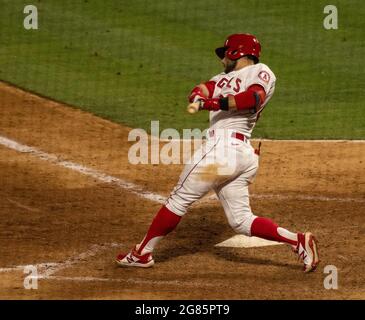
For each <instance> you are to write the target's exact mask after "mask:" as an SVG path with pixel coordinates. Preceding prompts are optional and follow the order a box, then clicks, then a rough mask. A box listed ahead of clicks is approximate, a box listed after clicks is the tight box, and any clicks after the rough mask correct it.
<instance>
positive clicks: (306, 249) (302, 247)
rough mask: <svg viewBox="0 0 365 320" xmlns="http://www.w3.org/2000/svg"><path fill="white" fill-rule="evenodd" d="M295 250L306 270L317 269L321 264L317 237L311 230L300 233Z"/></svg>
mask: <svg viewBox="0 0 365 320" xmlns="http://www.w3.org/2000/svg"><path fill="white" fill-rule="evenodd" d="M294 252H295V253H297V254H298V259H299V260H302V261H303V263H304V272H310V271H314V270H316V268H317V266H318V264H319V255H318V246H317V240H316V238H315V237H314V236H313V235H312V234H311V233H310V232H306V233H298V245H297V247H296V248H295V249H294Z"/></svg>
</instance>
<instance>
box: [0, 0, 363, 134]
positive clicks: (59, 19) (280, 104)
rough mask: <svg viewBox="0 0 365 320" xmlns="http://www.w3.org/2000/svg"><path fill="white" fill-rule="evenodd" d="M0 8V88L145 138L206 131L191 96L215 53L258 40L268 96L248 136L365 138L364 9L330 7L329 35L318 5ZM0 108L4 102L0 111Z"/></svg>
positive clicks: (82, 3) (169, 1)
mask: <svg viewBox="0 0 365 320" xmlns="http://www.w3.org/2000/svg"><path fill="white" fill-rule="evenodd" d="M28 4H30V3H29V2H28V1H21V0H0V27H1V28H0V79H2V80H5V81H8V82H10V83H13V84H15V85H17V86H20V87H22V88H25V89H28V90H31V91H34V92H36V93H39V94H42V95H44V96H47V97H50V98H53V99H55V100H58V101H62V102H65V103H68V104H71V105H73V106H75V107H78V108H81V109H84V110H87V111H90V112H93V113H95V114H96V115H99V116H101V117H104V118H107V119H110V120H112V121H115V122H118V123H122V124H126V125H128V126H131V127H141V128H145V129H147V130H148V129H149V127H150V121H151V120H160V129H161V130H162V129H164V128H169V127H172V128H176V129H178V130H181V129H183V128H201V129H204V128H206V127H207V126H209V123H208V114H207V113H205V112H201V113H199V114H198V115H197V116H189V115H188V114H187V113H186V112H185V107H186V104H187V95H188V94H189V92H190V90H191V88H192V87H193V86H194V85H195V84H196V83H199V82H200V81H204V80H208V79H210V78H211V77H212V76H213V75H215V74H217V73H219V72H221V64H220V62H219V60H218V59H217V58H216V57H215V54H214V48H216V47H217V46H221V45H222V44H223V42H224V39H225V37H226V36H227V35H229V34H231V33H237V32H246V33H252V34H255V35H256V36H257V37H258V38H259V40H260V41H261V44H262V47H263V50H262V59H261V61H262V62H264V63H266V64H267V65H269V66H270V68H271V69H272V70H273V71H274V73H275V74H276V76H277V79H278V80H277V84H276V92H275V94H274V97H273V98H272V100H271V102H270V103H269V104H268V106H267V107H266V109H265V111H264V113H263V116H262V117H261V119H260V121H259V123H258V124H257V126H256V128H255V130H254V137H263V138H275V139H340V138H343V139H364V137H365V110H364V98H365V77H364V69H365V68H364V63H363V60H364V57H365V42H364V38H365V37H364V35H365V3H364V2H363V1H362V0H337V1H332V2H331V4H333V5H336V6H337V8H338V13H339V29H338V30H325V29H324V28H323V19H324V17H325V14H324V13H323V8H324V7H325V5H327V4H328V2H327V1H322V0H319V1H318V0H295V1H290V0H271V1H269V0H260V1H253V0H245V1H242V0H241V1H238V0H228V1H225V2H222V1H217V0H212V1H209V2H207V1H200V0H199V1H196V0H194V1H192V0H186V1H176V0H159V1H141V0H134V1H125V0H104V1H98V0H72V1H71V0H63V1H59V0H47V1H43V0H42V1H41V0H34V1H33V2H32V4H33V5H36V6H37V8H38V16H39V17H38V19H39V29H38V30H25V29H24V28H23V20H24V17H25V16H26V15H25V14H24V13H23V9H24V6H25V5H28ZM0 107H1V101H0Z"/></svg>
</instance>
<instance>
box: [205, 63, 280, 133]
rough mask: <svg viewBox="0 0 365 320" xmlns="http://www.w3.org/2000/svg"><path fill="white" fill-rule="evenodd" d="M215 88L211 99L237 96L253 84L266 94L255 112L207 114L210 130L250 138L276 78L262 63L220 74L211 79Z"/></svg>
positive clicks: (217, 112) (212, 112)
mask: <svg viewBox="0 0 365 320" xmlns="http://www.w3.org/2000/svg"><path fill="white" fill-rule="evenodd" d="M210 81H214V82H215V83H216V84H215V88H214V93H213V97H212V98H224V97H227V96H228V95H237V94H239V93H241V92H244V91H246V90H247V89H248V88H249V87H250V86H252V85H254V84H259V85H261V86H262V87H263V88H264V90H265V93H266V98H265V101H264V103H263V104H262V105H261V107H260V108H259V110H257V112H255V111H254V110H252V109H249V110H241V111H238V110H230V111H222V110H220V111H211V112H210V114H209V118H210V125H211V129H232V130H234V131H237V132H240V133H243V134H244V135H245V136H246V137H247V138H250V137H251V133H252V130H253V128H254V126H255V124H256V122H257V119H258V116H259V114H260V112H261V111H262V110H263V108H264V107H265V105H266V104H267V103H268V101H269V100H270V99H271V97H272V95H273V93H274V90H275V81H276V77H275V75H274V73H273V72H272V71H271V70H270V68H269V67H268V66H267V65H266V64H263V63H258V64H254V65H250V66H247V67H244V68H242V69H240V70H237V71H231V72H229V73H228V74H227V73H224V72H222V73H220V74H218V75H216V76H215V77H213V78H212V79H211V80H210Z"/></svg>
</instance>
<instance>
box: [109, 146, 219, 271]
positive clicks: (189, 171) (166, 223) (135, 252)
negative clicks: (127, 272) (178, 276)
mask: <svg viewBox="0 0 365 320" xmlns="http://www.w3.org/2000/svg"><path fill="white" fill-rule="evenodd" d="M216 145H217V143H216V142H215V141H214V140H212V141H208V142H207V144H206V145H204V146H202V147H201V148H200V149H199V150H198V151H197V152H196V153H195V154H194V157H193V159H192V163H191V164H188V165H186V166H185V168H184V170H183V172H182V173H181V175H180V178H179V182H178V184H177V185H176V187H175V188H174V190H173V191H172V192H171V194H170V196H169V198H168V199H167V201H166V203H165V205H164V206H162V207H161V208H160V210H159V211H158V212H157V214H156V216H155V218H154V219H153V221H152V223H151V225H150V227H149V229H148V231H147V233H146V235H145V237H144V238H143V240H142V241H141V242H140V243H139V244H137V245H136V246H135V247H134V248H133V249H132V250H131V251H130V252H129V253H122V254H120V255H118V257H117V259H116V262H117V263H118V264H119V265H120V266H127V267H129V266H130V267H151V266H152V265H153V264H154V260H153V258H152V252H153V250H154V248H155V247H156V245H157V244H158V243H159V241H160V240H161V239H162V238H163V237H165V236H166V235H167V234H169V233H170V232H171V231H173V230H174V229H175V228H176V227H177V225H178V223H179V222H180V220H181V217H182V216H183V215H184V214H185V213H186V211H187V209H188V207H189V206H190V205H191V204H192V203H193V202H195V201H196V200H198V199H200V198H201V197H203V196H204V195H205V194H206V193H207V192H208V191H210V190H211V189H212V186H213V184H214V183H215V176H214V174H212V175H211V176H209V175H204V174H202V172H204V171H205V172H206V171H207V170H206V168H207V167H208V168H209V167H210V166H211V165H212V164H214V163H215V153H214V149H215V147H216Z"/></svg>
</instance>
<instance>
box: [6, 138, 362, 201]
mask: <svg viewBox="0 0 365 320" xmlns="http://www.w3.org/2000/svg"><path fill="white" fill-rule="evenodd" d="M0 144H1V145H3V146H5V147H7V148H9V149H12V150H15V151H18V152H21V153H28V154H30V155H32V156H34V157H36V158H38V159H41V160H44V161H48V162H50V163H52V164H55V165H58V166H61V167H64V168H67V169H70V170H73V171H76V172H79V173H81V174H84V175H87V176H90V177H93V178H94V179H97V180H99V181H100V182H103V183H111V184H114V185H117V186H118V187H120V188H122V189H124V190H128V191H129V192H130V193H132V194H135V195H137V196H139V197H141V198H144V199H147V200H151V201H154V202H157V203H161V204H164V203H165V200H166V197H164V196H162V195H160V194H157V193H153V192H150V191H146V190H144V189H143V188H141V187H140V186H138V185H136V184H134V183H131V182H128V181H126V180H123V179H120V178H117V177H114V176H111V175H107V174H105V173H103V172H100V171H98V170H95V169H91V168H89V167H86V166H83V165H80V164H78V163H75V162H71V161H63V160H60V159H59V157H57V156H56V155H54V154H50V153H46V152H43V151H41V150H39V149H37V148H35V147H30V146H27V145H23V144H21V143H18V142H16V141H14V140H11V139H8V138H6V137H4V136H0ZM251 196H252V197H253V198H261V199H265V198H268V199H270V198H275V199H283V200H286V199H293V200H311V201H338V202H365V199H359V198H338V197H323V196H309V195H293V196H291V195H275V194H261V195H258V194H252V195H251ZM208 199H209V200H214V199H216V197H215V196H214V197H210V198H208Z"/></svg>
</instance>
